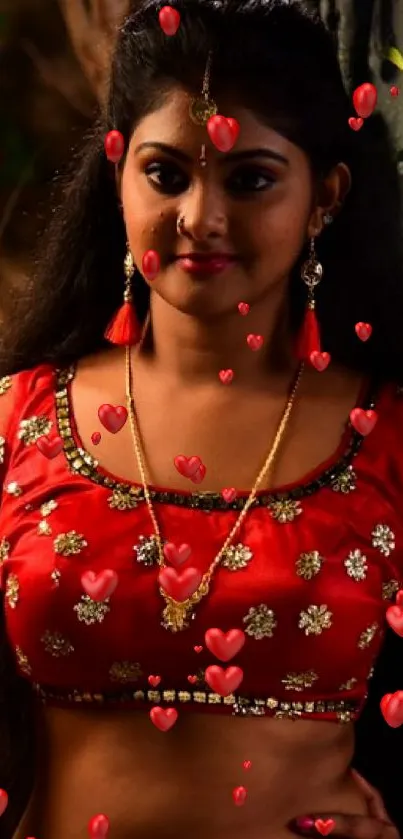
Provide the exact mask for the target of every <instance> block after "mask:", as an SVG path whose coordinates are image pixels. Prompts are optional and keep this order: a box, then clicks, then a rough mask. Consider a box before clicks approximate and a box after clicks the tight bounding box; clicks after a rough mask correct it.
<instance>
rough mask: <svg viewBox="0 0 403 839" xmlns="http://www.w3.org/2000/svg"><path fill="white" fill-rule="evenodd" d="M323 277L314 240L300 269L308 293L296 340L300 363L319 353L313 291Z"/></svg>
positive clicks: (319, 344) (312, 239)
mask: <svg viewBox="0 0 403 839" xmlns="http://www.w3.org/2000/svg"><path fill="white" fill-rule="evenodd" d="M322 276H323V267H322V265H321V263H320V262H319V260H318V258H317V255H316V251H315V238H314V237H312V238H311V241H310V246H309V257H308V259H307V260H306V262H304V264H303V266H302V268H301V279H302V280H303V282H304V283H305V285H306V287H307V291H308V299H307V303H306V309H305V315H304V320H303V322H302V326H301V329H300V332H299V335H298V338H297V356H298V358H299V360H300V361H308V362H310V361H311V355H312V353H316V352H319V353H320V352H321V341H320V328H319V323H318V319H317V316H316V311H315V309H316V300H315V289H316V287H317V286H318V285H319V283H320V281H321V279H322Z"/></svg>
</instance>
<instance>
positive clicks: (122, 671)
mask: <svg viewBox="0 0 403 839" xmlns="http://www.w3.org/2000/svg"><path fill="white" fill-rule="evenodd" d="M142 675H143V670H142V668H141V665H140V664H139V663H138V662H137V661H115V662H114V663H113V664H112V667H111V668H110V670H109V678H110V680H111V681H112V682H121V683H123V684H127V683H129V682H137V681H138V679H139V678H140V677H141V676H142Z"/></svg>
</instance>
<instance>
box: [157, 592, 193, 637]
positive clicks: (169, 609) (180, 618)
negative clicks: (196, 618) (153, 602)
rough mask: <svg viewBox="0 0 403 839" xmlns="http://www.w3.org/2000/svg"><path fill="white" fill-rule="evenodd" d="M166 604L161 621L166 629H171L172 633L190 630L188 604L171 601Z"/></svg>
mask: <svg viewBox="0 0 403 839" xmlns="http://www.w3.org/2000/svg"><path fill="white" fill-rule="evenodd" d="M166 604H167V605H166V606H165V609H164V611H163V613H162V621H161V624H162V626H163V627H164V629H169V630H170V631H171V632H182V630H183V629H188V627H189V623H188V620H187V617H188V611H189V606H188V605H187V603H186V602H185V603H178V602H177V601H176V600H171V599H169V600H166Z"/></svg>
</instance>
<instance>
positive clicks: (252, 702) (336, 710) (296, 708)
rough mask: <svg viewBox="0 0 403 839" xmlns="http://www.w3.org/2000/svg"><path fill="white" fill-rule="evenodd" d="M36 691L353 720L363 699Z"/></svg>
mask: <svg viewBox="0 0 403 839" xmlns="http://www.w3.org/2000/svg"><path fill="white" fill-rule="evenodd" d="M33 690H34V692H35V694H36V695H37V696H38V697H39V699H40V700H41V701H42V702H43V703H44V704H46V702H52V701H54V702H65V703H69V704H82V705H98V706H101V705H102V706H105V705H106V706H107V705H111V704H115V705H116V704H119V705H124V704H127V703H136V702H138V703H142V702H147V703H151V704H155V705H160V704H161V703H165V702H166V703H175V702H176V703H179V704H180V705H184V704H185V705H189V704H192V705H220V706H225V707H228V708H229V709H230V710H231V711H232V714H233V715H234V716H257V717H262V716H266V715H271V714H274V715H275V716H281V717H291V718H298V717H300V716H301V715H302V714H329V713H333V714H337V715H346V717H349V716H350V715H351V719H354V718H355V717H356V716H357V715H358V712H359V708H360V704H361V703H360V702H357V701H353V700H345V699H341V700H339V701H333V700H316V701H306V702H288V701H286V702H284V701H281V700H279V699H276V698H275V697H272V696H271V697H269V698H268V699H249V698H246V697H242V696H235V695H234V694H230V695H229V696H224V697H222V696H220V694H218V693H209V692H207V691H200V690H197V691H196V690H195V691H188V690H161V691H160V690H135V691H130V690H128V691H119V692H115V693H91V692H89V691H78V690H72V691H64V692H60V691H58V690H57V688H52V687H47V686H45V685H40V684H37V683H34V684H33Z"/></svg>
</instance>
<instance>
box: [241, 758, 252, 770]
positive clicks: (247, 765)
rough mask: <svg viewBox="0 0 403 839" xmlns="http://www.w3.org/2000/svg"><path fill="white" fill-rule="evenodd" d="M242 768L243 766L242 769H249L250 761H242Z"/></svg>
mask: <svg viewBox="0 0 403 839" xmlns="http://www.w3.org/2000/svg"><path fill="white" fill-rule="evenodd" d="M242 766H243V768H244V769H251V767H252V761H251V760H244V762H243V764H242Z"/></svg>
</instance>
